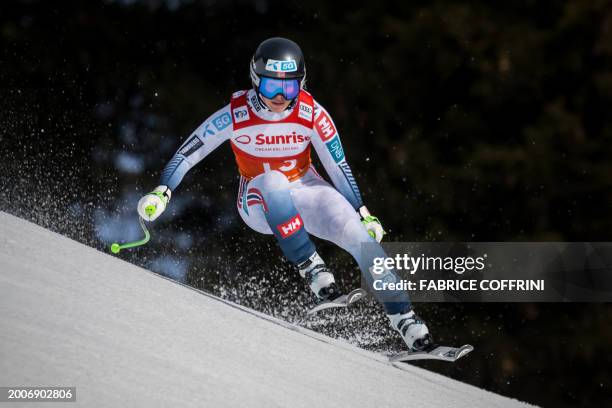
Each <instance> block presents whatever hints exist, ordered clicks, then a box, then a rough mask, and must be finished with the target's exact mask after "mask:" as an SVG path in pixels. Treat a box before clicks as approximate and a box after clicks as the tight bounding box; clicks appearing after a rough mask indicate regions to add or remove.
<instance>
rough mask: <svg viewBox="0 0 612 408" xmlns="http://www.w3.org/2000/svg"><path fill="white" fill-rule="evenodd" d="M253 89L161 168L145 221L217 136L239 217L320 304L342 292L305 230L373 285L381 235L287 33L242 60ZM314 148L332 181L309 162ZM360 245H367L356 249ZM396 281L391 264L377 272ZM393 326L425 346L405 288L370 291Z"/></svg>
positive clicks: (141, 209)
mask: <svg viewBox="0 0 612 408" xmlns="http://www.w3.org/2000/svg"><path fill="white" fill-rule="evenodd" d="M250 74H251V82H252V89H248V90H241V91H238V92H235V93H234V94H233V95H232V97H231V101H230V103H229V104H228V105H226V106H225V107H223V108H222V109H221V110H219V111H217V112H215V113H214V114H213V115H212V116H210V117H209V118H208V119H206V120H205V121H204V122H203V123H202V124H201V125H200V126H199V127H198V128H197V129H196V130H195V131H194V132H193V133H192V134H191V136H190V137H188V138H187V140H186V141H185V142H184V143H183V144H182V145H181V147H180V148H179V149H178V151H177V152H176V154H175V155H174V156H173V157H172V159H171V160H170V161H169V162H168V164H167V165H166V167H165V168H164V170H163V172H162V174H161V178H160V181H159V184H160V185H159V186H157V187H156V188H155V189H154V190H153V191H151V192H150V193H148V194H146V195H145V196H143V197H142V198H141V199H140V201H139V202H138V213H139V214H140V216H141V217H142V218H143V219H145V220H147V221H153V220H155V219H156V218H157V217H159V215H160V214H161V213H162V212H163V211H164V210H165V208H166V207H167V206H168V203H169V201H170V198H171V196H172V194H173V192H174V191H175V190H176V188H177V187H178V185H179V184H180V182H181V180H182V179H183V177H184V176H185V174H186V173H187V172H188V171H189V170H190V169H191V168H192V167H193V166H195V165H196V164H198V163H199V162H200V161H201V160H202V159H204V158H205V157H206V156H207V155H208V154H210V153H211V152H212V151H213V150H214V149H216V148H217V147H218V146H220V145H221V144H222V143H223V142H225V141H228V140H229V142H230V145H231V148H232V150H233V152H234V155H235V158H236V164H237V167H238V171H239V173H240V176H241V177H240V183H239V187H238V198H237V201H236V205H237V209H238V213H239V214H240V217H241V218H242V219H243V221H244V222H245V223H246V224H247V225H248V226H249V227H250V228H251V229H253V230H255V231H257V232H259V233H262V234H271V235H274V237H275V238H276V240H277V242H278V244H279V246H280V248H281V250H282V252H283V254H284V255H285V256H286V257H287V259H288V260H289V261H290V262H291V263H292V264H294V265H295V266H296V267H297V269H298V271H299V274H300V275H301V277H302V278H304V279H305V280H306V281H307V283H308V285H309V286H310V289H311V290H312V292H313V293H314V295H315V296H316V298H317V299H318V301H319V302H326V301H332V300H334V299H336V298H338V297H339V296H341V295H342V292H341V289H340V288H339V287H338V285H337V284H336V283H335V280H334V275H333V274H332V272H331V271H330V270H329V269H328V268H327V267H326V266H325V262H324V261H323V259H321V257H320V256H319V254H318V253H317V251H316V248H315V244H314V243H313V241H312V239H311V235H313V236H315V237H318V238H321V239H325V240H328V241H331V242H333V243H334V244H336V245H338V246H339V247H341V248H343V249H344V250H346V251H348V252H349V253H350V254H351V255H352V256H353V258H354V259H355V260H356V261H357V263H358V265H359V267H360V270H361V273H362V276H363V278H364V279H365V281H366V282H368V283H369V286H370V287H371V286H372V285H371V283H372V282H373V280H374V279H377V278H381V277H379V276H374V275H373V274H372V272H371V267H372V265H373V259H374V258H375V257H385V256H386V254H385V252H384V250H383V249H382V247H381V246H380V244H379V242H380V241H381V240H382V237H383V234H384V231H383V228H382V226H381V223H380V221H379V220H378V218H376V217H374V216H372V215H370V213H369V211H368V209H367V208H366V207H365V206H364V204H363V202H362V199H361V195H360V192H359V189H358V187H357V183H356V181H355V178H354V177H353V174H352V172H351V169H350V167H349V165H348V162H347V160H346V157H345V154H344V150H343V148H342V143H341V141H340V135H339V133H338V131H337V129H336V125H335V124H334V122H333V121H332V119H331V117H330V115H329V113H328V112H327V111H326V110H325V109H324V108H323V107H322V106H321V105H320V104H319V103H318V102H317V101H315V99H314V98H313V97H312V95H310V94H309V93H308V92H307V91H306V90H305V89H304V84H305V80H306V66H305V61H304V56H303V54H302V51H301V49H300V47H299V46H298V45H297V44H296V43H295V42H293V41H291V40H288V39H285V38H278V37H275V38H270V39H268V40H266V41H264V42H262V43H261V44H260V45H259V47H258V48H257V50H256V51H255V54H254V55H253V58H252V60H251V63H250ZM313 148H314V150H315V152H316V153H317V155H318V157H319V159H320V160H321V162H322V164H323V167H324V168H325V170H326V172H327V175H328V176H329V178H330V179H331V181H332V183H333V186H332V185H330V184H329V183H328V182H326V181H325V180H324V179H323V178H322V177H321V176H320V175H319V174H318V173H317V171H316V170H315V168H314V166H313V165H312V163H311V150H312V149H313ZM364 243H368V246H367V247H368V248H370V250H367V251H366V250H363V249H362V244H364ZM382 278H383V279H385V280H387V281H395V280H396V279H397V275H396V274H395V272H394V271H393V270H386V272H385V275H384V276H382ZM373 294H374V296H375V297H376V298H377V300H378V301H380V302H381V303H382V305H383V307H384V309H385V312H386V313H387V315H388V317H389V320H390V322H391V325H392V327H393V328H394V329H395V330H396V331H397V332H398V333H399V334H400V335H401V336H402V338H403V339H404V341H405V342H406V344H407V345H408V347H409V349H410V350H413V351H418V350H422V349H425V348H427V347H429V346H431V345H432V339H431V336H430V335H429V331H428V329H427V326H426V324H425V323H424V322H423V321H422V320H421V319H419V318H418V316H417V315H416V314H415V312H414V310H413V309H412V305H411V303H410V300H409V298H408V295H407V293H406V292H404V291H373Z"/></svg>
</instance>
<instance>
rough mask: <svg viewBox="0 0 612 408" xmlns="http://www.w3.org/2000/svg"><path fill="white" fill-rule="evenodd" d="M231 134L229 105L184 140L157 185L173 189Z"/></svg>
mask: <svg viewBox="0 0 612 408" xmlns="http://www.w3.org/2000/svg"><path fill="white" fill-rule="evenodd" d="M231 134H232V117H231V116H230V105H229V104H228V105H227V106H225V107H224V108H223V109H221V110H219V111H217V112H215V113H214V114H213V115H212V116H210V117H209V118H208V119H206V120H205V121H204V122H203V123H202V124H201V125H200V126H198V128H197V129H196V130H195V131H194V132H193V133H192V134H191V136H190V137H188V138H187V140H185V142H184V143H183V144H182V145H181V147H180V148H179V149H178V150H177V152H176V153H175V154H174V156H173V157H172V159H170V161H169V162H168V164H166V167H165V168H164V170H163V171H162V174H161V177H160V179H159V184H161V185H163V186H168V188H170V190H172V191H174V189H175V188H176V187H177V186H178V185H179V184H180V182H181V181H182V180H183V177H184V176H185V174H187V172H188V171H189V170H191V168H192V167H193V166H195V165H196V164H198V163H199V162H200V161H201V160H202V159H203V158H205V157H206V156H208V155H209V154H210V153H211V152H212V151H213V150H215V149H216V148H217V147H219V145H220V144H221V143H223V142H224V141H226V140H228V139H229V138H230V136H231Z"/></svg>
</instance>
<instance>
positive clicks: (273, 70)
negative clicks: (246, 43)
mask: <svg viewBox="0 0 612 408" xmlns="http://www.w3.org/2000/svg"><path fill="white" fill-rule="evenodd" d="M250 71H251V82H252V83H253V88H254V89H255V90H256V91H257V92H258V93H259V94H261V95H263V96H265V97H266V98H268V99H272V98H274V97H275V96H276V95H279V94H280V95H283V96H284V97H285V99H288V100H292V99H295V98H296V97H297V96H298V94H299V93H300V89H302V88H303V87H304V83H305V81H306V63H305V62H304V54H302V50H301V49H300V46H299V45H297V44H296V43H295V42H293V41H291V40H288V39H286V38H281V37H274V38H269V39H267V40H265V41H264V42H262V43H261V44H259V46H258V47H257V50H255V54H254V55H253V58H252V59H251V70H250Z"/></svg>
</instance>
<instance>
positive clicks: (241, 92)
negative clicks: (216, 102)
mask: <svg viewBox="0 0 612 408" xmlns="http://www.w3.org/2000/svg"><path fill="white" fill-rule="evenodd" d="M245 93H246V91H236V92H234V93H233V94H232V98H239V97H241V96H242V95H244V94H245Z"/></svg>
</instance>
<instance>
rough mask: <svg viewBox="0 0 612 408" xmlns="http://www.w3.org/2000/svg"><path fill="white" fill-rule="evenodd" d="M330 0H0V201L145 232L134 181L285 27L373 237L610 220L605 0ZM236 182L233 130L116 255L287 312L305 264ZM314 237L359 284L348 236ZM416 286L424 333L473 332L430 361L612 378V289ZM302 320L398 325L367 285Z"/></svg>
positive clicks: (457, 368)
mask: <svg viewBox="0 0 612 408" xmlns="http://www.w3.org/2000/svg"><path fill="white" fill-rule="evenodd" d="M331 3H332V2H324V1H299V2H287V1H285V2H282V3H275V2H270V1H265V0H259V1H232V2H229V1H228V2H215V1H195V0H193V1H182V0H166V1H163V0H157V1H154V0H150V1H144V0H142V1H138V0H123V1H110V0H109V1H98V2H94V1H64V2H61V1H60V2H50V1H21V2H15V1H3V2H2V3H1V4H0V44H1V54H0V157H1V159H2V160H1V161H0V210H3V211H8V212H10V213H13V214H16V215H18V216H21V217H24V218H26V219H29V220H32V221H34V222H36V223H38V224H40V225H43V226H45V227H47V228H51V229H53V230H55V231H58V232H60V233H62V234H65V235H67V236H70V237H72V238H74V239H77V240H79V241H81V242H85V243H87V244H88V245H91V246H94V247H96V248H99V249H101V250H107V249H106V248H107V245H108V244H109V243H110V242H112V241H114V240H130V239H136V238H137V237H139V233H140V232H139V228H138V224H137V217H136V212H135V205H136V202H137V200H138V198H139V197H140V196H141V195H142V194H143V193H144V192H147V191H149V190H150V189H151V188H153V187H154V186H156V185H157V179H158V177H159V174H160V171H161V170H162V168H163V166H164V164H165V162H166V161H167V160H168V159H169V158H170V157H171V156H172V154H173V152H174V151H175V150H176V148H177V147H178V146H179V144H180V143H181V141H182V140H183V139H184V138H185V137H186V136H188V135H189V134H190V132H191V131H192V130H193V129H194V128H195V127H197V126H198V125H199V123H201V122H202V121H203V120H204V119H205V118H206V117H208V115H210V114H211V113H212V112H214V111H215V110H217V109H219V108H220V107H222V106H223V105H224V104H226V103H228V101H229V97H230V95H231V93H232V92H233V91H235V90H237V89H245V88H248V87H249V86H250V81H249V79H248V63H249V60H250V57H251V55H252V53H253V51H254V49H255V47H256V46H257V44H258V43H259V42H261V41H262V40H264V39H266V38H267V37H270V36H274V35H282V36H286V37H290V38H292V39H293V40H295V41H297V42H298V43H299V44H300V45H301V46H302V49H303V50H304V53H305V55H306V60H307V65H308V83H307V86H308V89H309V90H310V91H311V92H312V93H313V94H314V96H315V97H316V98H317V100H318V101H319V102H320V103H322V104H323V105H324V106H325V107H326V108H327V109H328V110H329V112H330V113H331V115H332V116H333V118H334V120H335V121H336V125H337V127H338V129H339V131H340V133H341V135H342V137H343V144H344V149H345V152H346V155H347V158H348V160H349V163H350V164H351V166H352V168H353V172H354V173H355V176H356V178H357V181H358V183H359V185H360V188H361V190H362V193H363V195H364V200H365V202H366V204H367V205H368V207H369V208H370V210H371V211H372V212H373V213H374V214H375V215H377V216H379V217H380V219H381V220H382V222H383V225H384V226H385V227H386V229H387V231H388V232H389V234H388V235H387V238H386V239H387V240H390V241H610V231H612V216H611V215H610V214H611V213H610V205H609V204H610V201H611V198H612V190H611V189H610V185H611V183H612V163H611V162H610V157H611V153H612V143H611V142H612V119H611V116H610V114H609V111H610V103H611V102H612V71H611V70H610V67H611V65H610V63H611V62H612V3H611V2H609V1H590V2H585V1H580V0H572V1H567V2H550V1H540V0H537V1H536V0H533V1H518V2H511V3H512V4H506V2H491V3H486V2H466V3H461V4H459V3H456V2H452V1H433V2H432V1H428V2H418V1H412V2H368V3H365V4H363V5H359V6H357V5H355V4H340V3H337V4H331ZM237 185H238V179H237V172H236V170H235V166H234V163H233V158H232V155H231V152H230V148H229V146H228V145H224V146H222V147H221V148H219V149H218V150H217V151H215V152H214V153H213V154H212V155H210V156H209V157H208V158H207V159H206V160H205V161H204V162H202V163H201V164H200V165H199V166H198V167H196V168H195V169H194V170H193V171H191V172H190V173H189V174H188V176H187V177H186V178H185V180H184V182H183V184H181V186H180V187H179V188H178V189H177V191H176V192H175V194H174V195H173V198H172V202H171V205H170V209H169V211H167V212H166V213H165V214H164V215H163V216H162V217H161V218H160V219H159V220H158V221H157V222H155V223H153V224H152V226H151V228H152V236H153V238H152V242H151V243H150V244H149V245H147V246H146V247H143V248H139V249H137V250H133V251H129V252H126V253H125V254H124V253H122V254H121V255H120V256H121V257H122V258H124V259H127V260H129V261H131V262H134V263H137V264H140V265H143V266H145V267H147V268H149V269H153V270H155V271H157V272H160V273H163V274H166V275H168V276H172V277H174V278H175V279H178V280H180V281H183V282H187V283H189V284H191V285H193V286H196V287H199V288H202V289H205V290H207V291H210V292H212V293H215V294H217V295H220V296H223V297H226V298H229V299H232V300H234V301H236V302H239V303H242V304H245V305H248V306H251V307H254V308H256V309H258V310H262V311H265V312H266V313H270V314H274V315H276V316H279V317H281V318H285V319H287V320H290V321H296V320H297V319H299V318H300V317H301V316H302V314H303V312H304V310H305V308H306V307H307V305H308V304H310V302H311V299H310V297H309V294H308V292H307V290H306V287H305V285H304V284H303V283H302V282H301V280H300V278H299V277H298V275H297V273H296V272H295V270H293V269H292V268H291V267H290V265H289V264H288V263H287V262H286V261H284V260H283V258H282V256H281V253H280V251H279V249H278V248H277V247H276V245H275V243H274V242H273V241H272V240H271V239H270V238H269V237H264V236H259V235H257V234H256V233H255V232H253V231H250V230H248V228H246V227H245V226H244V225H243V224H242V222H241V220H240V219H239V216H238V214H237V212H236V210H235V207H234V205H235V194H236V190H237ZM319 249H320V252H321V253H322V255H323V256H324V257H325V258H326V259H327V260H328V263H329V264H330V266H331V267H333V268H334V269H335V270H336V275H337V277H338V278H339V280H340V282H341V284H342V286H344V287H351V286H354V285H356V284H358V282H359V271H358V270H357V269H356V265H355V263H354V262H353V261H352V259H351V258H350V257H349V256H348V255H346V254H344V253H342V252H341V251H339V250H337V249H335V248H333V247H332V246H331V245H328V244H326V243H323V242H320V243H319ZM417 306H418V310H419V311H420V314H421V315H422V316H423V317H424V318H425V319H426V320H427V321H428V324H429V326H430V329H431V330H432V332H433V334H434V336H435V337H436V339H437V340H439V341H440V342H442V343H444V342H446V343H452V344H457V345H459V344H464V343H471V344H473V345H474V346H475V347H476V350H475V351H474V352H473V353H472V354H471V355H470V356H469V357H468V358H465V359H463V360H461V361H459V362H457V363H456V364H454V365H449V364H445V363H421V364H420V365H423V366H425V367H427V368H428V369H432V370H435V371H438V372H442V373H444V374H446V375H450V376H452V377H454V378H457V379H459V380H461V381H465V382H468V383H471V384H474V385H476V386H479V387H484V388H486V389H489V390H492V391H494V392H498V393H501V394H504V395H508V396H512V397H515V398H519V399H522V400H525V401H528V402H532V403H536V404H540V405H543V406H554V407H565V406H584V407H587V406H603V405H604V401H606V400H607V401H610V398H612V395H611V391H610V387H612V382H611V380H610V367H611V364H610V363H611V360H612V358H611V357H610V352H609V347H610V345H611V344H612V307H610V305H608V304H576V303H574V304H544V303H540V304H469V303H466V304H429V305H428V304H423V305H417ZM305 325H306V326H308V327H311V328H313V329H315V330H319V331H322V332H324V333H326V334H329V335H332V336H336V337H342V338H346V339H348V340H349V341H351V342H353V343H355V344H359V345H361V346H362V347H365V348H369V349H372V350H377V351H381V352H390V351H397V350H400V349H401V348H402V343H401V340H399V338H398V337H397V336H395V335H394V334H393V333H392V332H391V331H390V329H389V328H388V324H387V322H386V319H385V317H384V314H383V313H382V311H381V309H380V308H379V307H377V306H374V304H373V303H372V302H371V301H370V302H369V304H368V303H366V304H364V305H360V306H359V307H357V308H355V309H354V310H352V311H346V312H335V313H330V314H329V315H327V316H324V318H321V319H319V320H316V321H312V322H308V323H306V324H305ZM203 329H205V328H203ZM380 381H382V383H381V384H384V379H380ZM388 391H389V392H401V390H388ZM407 403H409V402H407Z"/></svg>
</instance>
